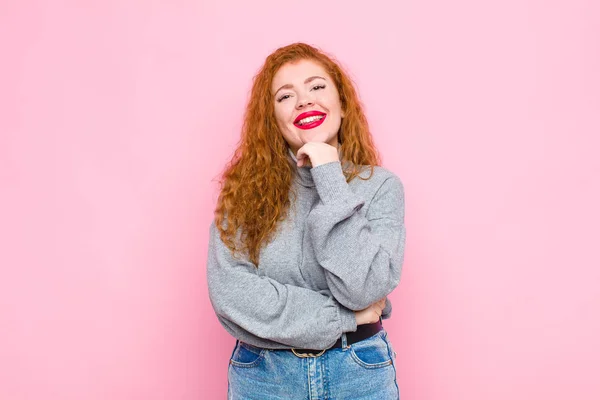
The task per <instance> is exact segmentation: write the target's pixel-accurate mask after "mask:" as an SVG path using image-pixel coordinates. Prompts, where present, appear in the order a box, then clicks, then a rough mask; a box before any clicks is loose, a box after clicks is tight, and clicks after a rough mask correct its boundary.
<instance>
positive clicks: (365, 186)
mask: <svg viewBox="0 0 600 400" xmlns="http://www.w3.org/2000/svg"><path fill="white" fill-rule="evenodd" d="M221 184H222V186H221V192H220V196H219V199H218V204H217V208H216V211H215V219H214V221H213V223H212V224H211V226H210V241H209V251H208V265H207V281H208V288H209V296H210V300H211V303H212V306H213V308H214V310H215V313H216V315H217V318H218V320H219V321H220V323H221V324H222V326H223V327H224V328H225V330H226V331H227V332H228V333H229V334H231V335H232V336H233V337H235V338H236V339H237V340H236V344H235V347H234V349H233V352H232V355H231V359H230V362H229V370H228V398H229V399H286V400H290V399H308V398H310V399H398V398H399V390H398V385H397V382H396V360H395V357H396V353H395V352H394V350H393V347H392V344H391V342H390V340H389V338H388V336H387V332H386V330H385V329H383V324H382V322H383V321H382V320H384V319H387V318H389V317H390V315H391V310H392V305H391V303H390V301H389V300H388V299H387V297H386V296H387V295H388V294H389V293H391V292H392V290H393V289H394V288H396V286H397V285H398V283H399V281H400V272H401V269H402V264H403V259H404V244H405V235H406V231H405V227H404V190H403V186H402V183H401V181H400V179H399V178H398V177H397V176H396V175H395V174H393V173H392V172H391V171H389V170H387V169H385V168H383V167H381V166H380V161H379V156H378V154H377V150H376V149H375V147H374V144H373V140H372V137H371V134H370V132H369V128H368V124H367V120H366V118H365V115H364V113H363V111H362V108H361V105H360V102H359V99H358V96H357V94H356V91H355V89H354V87H353V84H352V82H351V80H350V79H349V78H348V76H347V75H346V74H345V73H344V71H343V70H342V69H341V68H340V66H339V65H338V64H337V63H336V62H334V61H333V60H332V58H330V57H329V56H327V55H326V54H325V53H323V52H322V51H320V50H318V49H316V48H314V47H312V46H309V45H306V44H303V43H295V44H292V45H289V46H285V47H282V48H280V49H277V50H276V51H275V52H274V53H273V54H271V55H269V56H268V57H267V59H266V61H265V64H264V66H263V67H262V69H261V70H260V71H259V73H258V74H257V75H256V76H255V78H254V84H253V87H252V92H251V96H250V100H249V103H248V106H247V109H246V113H245V119H244V124H243V128H242V137H241V140H240V143H239V147H238V148H237V150H236V151H235V153H234V156H233V159H232V160H231V162H230V163H229V164H228V166H227V167H226V169H225V172H224V173H223V177H222V180H221Z"/></svg>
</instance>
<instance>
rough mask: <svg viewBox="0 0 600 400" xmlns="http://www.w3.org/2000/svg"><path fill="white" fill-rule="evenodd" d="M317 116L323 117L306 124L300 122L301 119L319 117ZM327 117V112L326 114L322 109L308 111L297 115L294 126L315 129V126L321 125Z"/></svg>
mask: <svg viewBox="0 0 600 400" xmlns="http://www.w3.org/2000/svg"><path fill="white" fill-rule="evenodd" d="M317 116H323V118H321V119H318V120H315V121H312V122H309V123H307V124H304V125H300V124H299V122H300V121H301V120H303V119H304V118H308V117H317ZM325 118H327V114H325V113H323V112H321V111H307V112H304V113H302V114H300V115H298V116H297V117H296V119H295V120H294V126H295V127H296V128H300V129H313V128H316V127H317V126H319V125H321V124H322V123H323V121H325Z"/></svg>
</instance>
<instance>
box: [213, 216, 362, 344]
mask: <svg viewBox="0 0 600 400" xmlns="http://www.w3.org/2000/svg"><path fill="white" fill-rule="evenodd" d="M207 282H208V290H209V298H210V301H211V303H212V306H213V308H214V311H215V313H216V314H217V316H218V317H219V318H218V319H219V321H220V322H221V324H222V325H223V327H224V328H225V329H226V330H227V331H228V332H229V333H230V334H232V335H233V336H234V337H236V338H237V339H239V340H243V341H246V342H248V343H250V344H255V345H258V346H263V347H271V348H281V347H285V346H289V347H296V348H310V349H326V348H329V347H331V346H332V345H333V344H334V343H335V341H336V340H337V339H338V338H339V337H340V336H341V335H342V332H350V331H355V330H356V328H357V326H356V318H355V316H354V312H353V311H351V310H349V309H347V308H346V307H343V306H341V304H340V303H339V302H338V301H337V300H336V299H335V298H334V297H332V296H331V295H326V294H325V293H322V292H316V291H313V290H311V289H307V288H302V287H299V286H293V285H289V284H282V283H280V282H278V281H276V280H274V279H271V278H268V277H265V276H259V275H258V274H257V272H256V267H255V266H254V264H253V263H251V262H250V261H249V260H248V259H247V258H245V257H240V258H239V259H238V258H234V257H233V254H232V253H231V251H230V250H229V248H227V246H225V244H224V243H223V241H222V240H221V238H220V234H219V230H218V229H217V228H216V226H215V222H214V221H213V222H212V224H211V226H210V239H209V248H208V260H207ZM253 338H255V339H257V340H254V341H253V340H252V339H253ZM258 338H260V339H262V340H258ZM266 341H268V342H276V343H270V345H267V344H266V343H265V342H266ZM277 344H282V345H285V346H281V345H277Z"/></svg>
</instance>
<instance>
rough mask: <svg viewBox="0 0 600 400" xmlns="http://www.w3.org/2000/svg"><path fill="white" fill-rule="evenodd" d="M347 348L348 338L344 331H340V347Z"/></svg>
mask: <svg viewBox="0 0 600 400" xmlns="http://www.w3.org/2000/svg"><path fill="white" fill-rule="evenodd" d="M347 348H348V338H347V337H346V332H342V349H347Z"/></svg>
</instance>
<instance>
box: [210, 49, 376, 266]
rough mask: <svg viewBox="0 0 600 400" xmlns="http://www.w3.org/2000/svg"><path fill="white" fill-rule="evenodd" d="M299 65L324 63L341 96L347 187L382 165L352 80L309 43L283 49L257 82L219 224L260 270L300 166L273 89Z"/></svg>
mask: <svg viewBox="0 0 600 400" xmlns="http://www.w3.org/2000/svg"><path fill="white" fill-rule="evenodd" d="M299 60H312V61H315V62H318V63H319V64H320V65H321V66H322V67H323V68H324V69H325V71H327V73H328V74H329V75H330V76H331V78H332V79H333V81H334V82H335V85H336V87H337V90H338V93H339V94H340V101H341V107H342V110H343V111H344V113H345V116H344V118H343V119H342V122H341V126H340V131H339V132H338V141H339V143H340V153H341V157H342V160H341V161H342V165H346V162H350V164H348V165H350V167H349V169H346V170H345V171H344V175H345V176H346V181H347V182H350V181H351V180H352V179H354V178H355V177H356V176H357V175H358V174H359V173H360V172H361V166H364V165H367V166H370V167H371V175H372V173H373V166H375V165H380V158H379V154H378V152H377V149H376V148H375V145H374V143H373V139H372V136H371V133H370V132H369V126H368V123H367V119H366V117H365V115H364V113H363V110H362V106H361V104H360V101H359V99H358V95H357V93H356V90H355V89H354V85H353V83H352V80H351V79H350V78H349V77H348V75H347V74H346V73H345V72H344V71H343V70H342V68H341V67H340V66H339V65H338V64H337V63H336V62H335V61H334V59H333V58H332V57H330V56H328V55H327V54H325V53H324V52H322V51H321V50H319V49H317V48H315V47H312V46H309V45H307V44H304V43H294V44H290V45H288V46H285V47H281V48H279V49H277V50H276V51H275V52H273V53H272V54H271V55H269V56H268V57H267V59H266V61H265V63H264V65H263V66H262V68H261V69H260V71H259V72H258V74H257V75H256V76H255V77H254V80H253V85H252V91H251V94H250V99H249V101H248V105H247V107H246V111H245V115H244V122H243V125H242V134H241V138H240V141H239V144H238V147H237V149H236V150H235V152H234V155H233V157H232V159H231V161H230V162H229V163H228V164H227V165H226V167H225V170H224V172H223V174H222V177H221V179H220V184H221V191H220V194H219V198H218V201H217V207H216V209H215V224H216V226H217V228H218V229H219V231H220V235H221V239H222V240H223V242H224V243H225V245H226V246H227V247H228V248H229V249H230V250H231V251H232V252H233V253H234V254H235V253H237V252H239V251H241V252H244V253H246V254H247V255H248V257H249V259H250V261H251V262H252V263H254V265H255V266H256V267H257V268H258V264H259V253H260V249H261V247H262V246H263V245H265V244H266V243H268V242H269V241H270V240H271V239H272V236H273V233H274V232H275V230H276V227H277V225H278V222H279V221H281V220H283V219H284V218H285V217H286V216H287V212H288V209H289V206H290V202H291V201H290V194H291V193H290V188H291V185H292V178H293V177H294V174H295V173H296V171H295V168H296V166H295V165H294V164H292V163H291V162H290V161H289V157H290V155H289V150H288V144H287V142H286V141H285V139H284V138H283V135H282V134H281V132H280V131H279V128H278V127H277V123H276V120H275V113H274V101H273V93H272V90H271V83H272V81H273V77H274V76H275V74H276V73H277V71H278V70H279V68H281V67H282V66H283V65H284V64H287V63H294V62H296V61H299ZM359 178H361V179H363V178H362V177H359ZM369 178H370V176H369ZM366 179H368V178H366Z"/></svg>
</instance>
